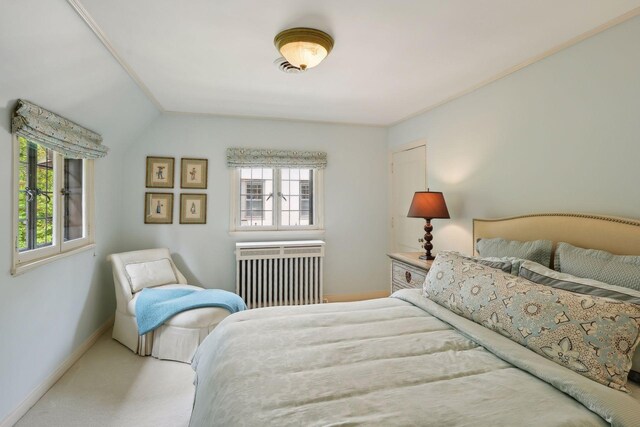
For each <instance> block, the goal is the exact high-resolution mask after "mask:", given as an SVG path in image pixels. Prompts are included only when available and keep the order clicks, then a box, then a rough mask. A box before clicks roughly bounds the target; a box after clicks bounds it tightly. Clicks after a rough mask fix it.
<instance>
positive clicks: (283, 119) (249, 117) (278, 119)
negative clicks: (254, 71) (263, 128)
mask: <svg viewBox="0 0 640 427" xmlns="http://www.w3.org/2000/svg"><path fill="white" fill-rule="evenodd" d="M162 113H163V114H166V115H172V116H191V117H212V118H220V119H240V120H242V119H245V120H268V121H276V122H294V123H307V124H312V125H314V124H315V125H334V126H357V127H368V128H374V129H386V128H387V125H382V124H380V125H377V124H373V123H358V122H339V121H332V120H312V119H296V118H288V117H276V116H255V115H251V114H246V115H241V114H223V113H202V112H197V113H194V112H189V111H174V110H164V111H162Z"/></svg>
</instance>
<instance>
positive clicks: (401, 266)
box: [387, 252, 433, 293]
mask: <svg viewBox="0 0 640 427" xmlns="http://www.w3.org/2000/svg"><path fill="white" fill-rule="evenodd" d="M423 254H424V252H398V253H392V254H387V256H388V257H389V258H391V293H394V292H395V291H397V290H399V289H411V288H421V287H422V284H423V283H424V278H425V276H426V275H427V272H428V271H429V269H430V268H431V263H433V261H426V260H423V259H420V258H419V257H420V255H423Z"/></svg>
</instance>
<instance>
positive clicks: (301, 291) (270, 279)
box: [236, 240, 324, 308]
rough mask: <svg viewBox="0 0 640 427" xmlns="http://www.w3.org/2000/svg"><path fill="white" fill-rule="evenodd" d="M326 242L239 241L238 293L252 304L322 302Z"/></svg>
mask: <svg viewBox="0 0 640 427" xmlns="http://www.w3.org/2000/svg"><path fill="white" fill-rule="evenodd" d="M323 258H324V242H323V241H321V240H301V241H291V242H243V243H236V293H237V294H238V295H240V296H241V297H242V298H243V299H244V300H245V302H246V303H247V306H248V307H249V308H258V307H269V306H273V305H299V304H319V303H321V302H322V261H323Z"/></svg>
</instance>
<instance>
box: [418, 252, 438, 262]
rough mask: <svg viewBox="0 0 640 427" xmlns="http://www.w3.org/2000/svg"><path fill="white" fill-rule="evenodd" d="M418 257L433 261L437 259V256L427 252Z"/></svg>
mask: <svg viewBox="0 0 640 427" xmlns="http://www.w3.org/2000/svg"><path fill="white" fill-rule="evenodd" d="M418 258H420V259H424V260H427V261H433V260H434V259H436V257H434V256H431V255H427V254H424V255H420V256H419V257H418Z"/></svg>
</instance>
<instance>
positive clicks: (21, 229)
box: [18, 220, 28, 251]
mask: <svg viewBox="0 0 640 427" xmlns="http://www.w3.org/2000/svg"><path fill="white" fill-rule="evenodd" d="M26 249H28V248H27V221H26V220H24V221H19V222H18V250H19V251H24V250H26Z"/></svg>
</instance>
